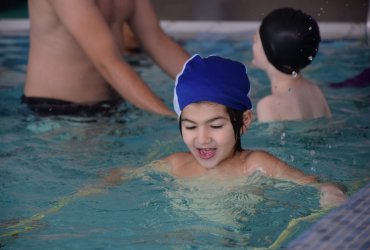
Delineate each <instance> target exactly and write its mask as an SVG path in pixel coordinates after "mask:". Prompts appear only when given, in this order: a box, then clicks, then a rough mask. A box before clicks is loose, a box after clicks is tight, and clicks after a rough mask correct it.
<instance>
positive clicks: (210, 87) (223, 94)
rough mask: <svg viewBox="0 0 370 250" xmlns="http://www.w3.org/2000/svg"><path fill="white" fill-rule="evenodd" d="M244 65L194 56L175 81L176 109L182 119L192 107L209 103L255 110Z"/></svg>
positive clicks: (217, 58) (174, 101)
mask: <svg viewBox="0 0 370 250" xmlns="http://www.w3.org/2000/svg"><path fill="white" fill-rule="evenodd" d="M249 92H250V84H249V80H248V75H247V68H246V67H245V66H244V64H242V63H240V62H237V61H233V60H230V59H225V58H222V57H219V56H209V57H206V58H202V57H200V56H199V55H194V56H192V57H191V58H190V59H189V60H188V61H187V62H186V63H185V65H184V67H183V69H182V71H181V72H180V73H179V74H178V75H177V77H176V84H175V89H174V98H173V106H174V109H175V112H176V113H177V115H178V116H180V114H181V111H182V110H183V109H184V108H185V107H186V106H187V105H189V104H192V103H195V102H201V101H210V102H215V103H219V104H222V105H225V106H226V107H229V108H232V109H236V110H240V111H245V110H248V109H251V108H252V103H251V100H250V99H249Z"/></svg>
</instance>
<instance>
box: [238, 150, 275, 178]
mask: <svg viewBox="0 0 370 250" xmlns="http://www.w3.org/2000/svg"><path fill="white" fill-rule="evenodd" d="M242 157H243V161H244V174H246V175H250V174H253V173H254V172H255V171H260V172H262V173H263V174H266V175H271V171H273V170H274V167H275V166H276V165H277V163H279V162H281V161H280V160H279V159H278V158H277V157H275V156H273V155H272V154H270V153H268V152H266V151H264V150H245V151H243V154H242Z"/></svg>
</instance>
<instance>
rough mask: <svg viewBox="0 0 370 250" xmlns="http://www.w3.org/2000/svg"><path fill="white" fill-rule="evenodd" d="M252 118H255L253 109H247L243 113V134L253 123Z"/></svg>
mask: <svg viewBox="0 0 370 250" xmlns="http://www.w3.org/2000/svg"><path fill="white" fill-rule="evenodd" d="M252 118H253V113H252V111H251V110H247V111H245V112H244V113H243V126H242V131H240V132H241V134H243V133H244V132H245V131H246V130H247V129H248V128H249V126H250V125H251V123H252Z"/></svg>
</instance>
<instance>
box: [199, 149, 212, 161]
mask: <svg viewBox="0 0 370 250" xmlns="http://www.w3.org/2000/svg"><path fill="white" fill-rule="evenodd" d="M198 153H199V157H200V158H202V159H204V160H207V159H210V158H212V157H213V156H214V155H215V154H216V149H215V148H198Z"/></svg>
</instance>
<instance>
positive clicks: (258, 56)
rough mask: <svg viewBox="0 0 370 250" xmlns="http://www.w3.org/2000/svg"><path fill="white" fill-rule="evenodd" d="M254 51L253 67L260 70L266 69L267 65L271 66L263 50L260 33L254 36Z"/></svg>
mask: <svg viewBox="0 0 370 250" xmlns="http://www.w3.org/2000/svg"><path fill="white" fill-rule="evenodd" d="M252 51H253V60H252V63H253V65H254V66H256V67H258V68H261V69H265V68H266V65H268V64H269V61H268V60H267V57H266V54H265V51H264V50H263V47H262V42H261V38H260V34H259V32H258V31H257V32H256V33H255V34H254V36H253V47H252Z"/></svg>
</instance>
